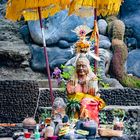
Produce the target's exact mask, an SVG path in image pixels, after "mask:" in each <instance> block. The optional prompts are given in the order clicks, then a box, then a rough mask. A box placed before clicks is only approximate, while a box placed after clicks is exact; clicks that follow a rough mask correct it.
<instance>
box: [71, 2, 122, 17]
mask: <svg viewBox="0 0 140 140" xmlns="http://www.w3.org/2000/svg"><path fill="white" fill-rule="evenodd" d="M121 3H122V0H104V1H103V0H72V2H71V4H70V9H69V15H71V14H75V13H78V10H80V9H81V8H82V7H92V8H97V15H102V16H107V15H114V14H117V13H118V12H119V10H120V6H121ZM87 16H88V15H87Z"/></svg>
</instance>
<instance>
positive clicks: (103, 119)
mask: <svg viewBox="0 0 140 140" xmlns="http://www.w3.org/2000/svg"><path fill="white" fill-rule="evenodd" d="M99 116H100V123H101V124H107V123H108V122H107V115H106V112H103V111H101V112H100V114H99Z"/></svg>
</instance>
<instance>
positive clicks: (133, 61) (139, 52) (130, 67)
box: [126, 49, 140, 77]
mask: <svg viewBox="0 0 140 140" xmlns="http://www.w3.org/2000/svg"><path fill="white" fill-rule="evenodd" d="M139 60H140V49H135V50H132V51H130V52H129V54H128V57H127V62H126V69H127V72H128V73H130V74H133V75H135V76H137V77H140V61H139Z"/></svg>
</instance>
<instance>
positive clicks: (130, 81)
mask: <svg viewBox="0 0 140 140" xmlns="http://www.w3.org/2000/svg"><path fill="white" fill-rule="evenodd" d="M120 82H121V84H122V85H123V86H126V87H131V88H140V79H139V78H137V77H134V76H130V75H127V74H125V75H124V76H123V77H122V80H121V81H120Z"/></svg>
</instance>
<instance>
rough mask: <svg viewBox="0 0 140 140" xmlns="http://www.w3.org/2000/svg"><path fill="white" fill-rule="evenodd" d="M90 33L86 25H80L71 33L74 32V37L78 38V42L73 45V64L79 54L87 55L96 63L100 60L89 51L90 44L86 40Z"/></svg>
mask: <svg viewBox="0 0 140 140" xmlns="http://www.w3.org/2000/svg"><path fill="white" fill-rule="evenodd" d="M91 31H92V30H91V29H90V27H88V26H87V25H80V26H78V27H76V28H75V29H74V30H72V32H75V33H76V35H77V36H78V37H79V40H78V41H77V42H76V43H75V44H74V46H75V52H76V60H75V63H76V61H77V59H78V58H79V56H80V54H81V53H84V54H85V55H89V56H91V57H93V58H94V59H96V60H98V61H99V60H100V58H99V57H98V56H97V55H96V54H94V52H91V50H90V46H91V42H90V41H89V40H88V39H87V34H89V33H90V32H91ZM75 63H74V65H75Z"/></svg>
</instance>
